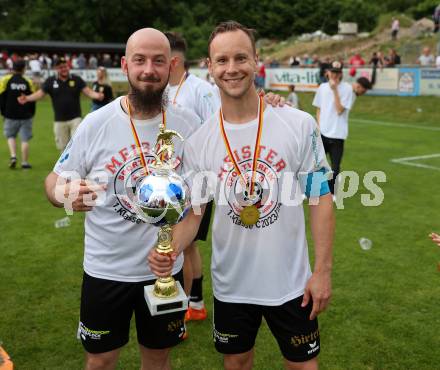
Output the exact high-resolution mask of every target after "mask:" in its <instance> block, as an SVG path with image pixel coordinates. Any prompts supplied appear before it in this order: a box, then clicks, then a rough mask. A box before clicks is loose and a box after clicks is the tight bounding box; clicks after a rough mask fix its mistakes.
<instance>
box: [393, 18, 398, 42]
mask: <svg viewBox="0 0 440 370" xmlns="http://www.w3.org/2000/svg"><path fill="white" fill-rule="evenodd" d="M399 29H400V22H399V20H398V19H397V18H396V17H393V19H392V21H391V40H393V41H395V40H397V34H398V33H399Z"/></svg>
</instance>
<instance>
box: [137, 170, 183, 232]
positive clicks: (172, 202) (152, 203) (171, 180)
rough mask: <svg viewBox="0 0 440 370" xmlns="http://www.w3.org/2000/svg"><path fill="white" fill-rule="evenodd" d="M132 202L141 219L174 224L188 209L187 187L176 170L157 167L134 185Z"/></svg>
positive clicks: (159, 224) (155, 222)
mask: <svg viewBox="0 0 440 370" xmlns="http://www.w3.org/2000/svg"><path fill="white" fill-rule="evenodd" d="M134 202H135V210H136V213H137V214H138V216H139V217H140V218H141V219H142V220H143V221H145V222H148V223H151V224H153V225H155V226H162V225H165V224H169V225H175V224H177V223H178V222H180V221H181V220H182V219H183V217H185V215H186V213H187V212H188V210H189V207H190V199H189V189H188V186H187V185H186V183H185V181H184V180H183V179H182V177H180V176H179V175H178V174H177V173H176V172H174V171H172V170H162V169H158V170H156V171H155V172H154V173H152V174H150V175H149V176H147V177H145V178H144V179H143V180H142V181H141V182H140V183H139V184H137V185H136V191H135V197H134Z"/></svg>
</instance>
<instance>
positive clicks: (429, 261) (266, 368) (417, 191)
mask: <svg viewBox="0 0 440 370" xmlns="http://www.w3.org/2000/svg"><path fill="white" fill-rule="evenodd" d="M300 99H301V103H302V106H303V108H304V109H305V110H308V111H312V109H311V108H312V107H311V99H312V95H311V94H300ZM439 102H440V99H439V98H434V97H417V98H397V97H362V98H359V99H358V101H357V102H356V106H355V108H354V110H353V112H352V113H351V118H352V120H351V123H350V136H349V138H348V140H347V142H346V150H345V155H344V160H343V170H354V171H357V172H358V173H359V175H360V177H361V180H362V178H363V175H364V174H365V173H366V172H368V171H371V170H380V171H384V172H385V173H386V176H387V182H386V183H384V184H380V186H381V187H382V189H383V191H384V194H385V198H384V202H383V204H382V205H380V206H378V207H364V206H362V204H361V194H362V193H368V192H367V191H365V190H364V188H363V186H362V185H361V188H360V190H359V192H358V193H357V194H356V195H355V196H353V197H351V198H350V199H346V200H345V202H344V205H345V209H344V210H337V230H336V240H335V247H334V273H333V299H332V303H331V306H330V307H329V309H328V310H327V311H326V312H325V313H324V314H322V315H321V316H320V328H321V342H322V351H321V355H320V366H321V369H329V370H337V369H347V370H348V369H349V370H371V369H395V370H402V369H414V370H421V369H426V370H433V369H439V368H440V362H439V356H440V355H439V348H440V335H439V331H440V310H439V302H440V272H439V271H437V263H438V262H439V261H440V249H439V248H437V247H436V246H435V245H434V244H433V243H431V242H430V241H429V240H428V237H427V235H428V233H429V232H431V231H432V230H437V231H440V197H439V196H438V194H437V191H438V189H439V182H440V171H439V170H440V157H433V158H432V160H431V159H422V160H420V161H418V160H415V161H412V162H413V163H422V164H427V165H430V166H432V167H434V168H422V167H415V166H409V165H405V164H401V163H394V162H391V159H396V158H406V157H419V156H426V155H431V154H438V153H440V145H439V143H440V121H439V108H438V107H439ZM83 103H84V104H83V111H84V112H86V111H88V108H89V103H88V102H87V101H84V102H83ZM418 108H420V109H421V110H422V111H421V112H418V111H417V110H418ZM420 109H419V110H420ZM57 156H58V153H57V150H56V149H55V145H54V140H53V133H52V108H51V106H50V103H49V100H44V101H43V102H40V103H39V104H38V107H37V116H36V119H35V122H34V139H33V140H32V142H31V155H30V162H31V163H32V165H33V166H34V168H33V169H32V170H29V171H23V170H21V169H17V170H15V171H11V170H9V169H8V167H7V164H8V157H9V154H8V152H7V147H6V141H4V142H3V145H1V146H0V179H1V180H0V183H1V190H2V191H1V194H2V201H3V206H2V211H1V218H0V225H1V226H0V227H1V236H0V240H1V243H0V341H2V342H3V346H4V348H5V349H6V350H7V351H8V353H9V354H10V355H11V357H12V358H13V360H14V363H15V365H16V368H17V369H18V370H41V369H69V370H71V369H81V368H82V365H83V351H82V346H81V344H80V343H79V342H78V341H77V340H76V329H77V325H78V315H79V299H80V284H81V278H82V256H83V225H82V223H83V215H82V214H75V215H74V216H73V217H72V225H71V226H70V227H69V228H63V229H55V228H54V221H55V220H57V219H59V218H62V217H64V216H65V214H64V212H63V210H61V209H56V208H53V207H52V206H50V205H49V203H48V202H47V200H46V198H45V195H44V191H43V180H44V178H45V176H46V175H47V173H48V172H49V171H50V170H51V168H52V166H53V164H54V162H55V161H56V159H57ZM361 184H362V181H361ZM436 189H437V190H436ZM361 237H366V238H369V239H371V240H372V241H373V247H372V249H370V250H367V251H364V250H362V249H361V248H360V247H359V244H358V239H359V238H361ZM268 247H270V246H268ZM201 250H202V253H203V256H204V260H205V265H204V268H205V280H204V281H205V284H204V294H205V300H206V302H207V305H208V309H209V312H210V313H212V307H211V304H212V296H211V293H210V291H211V283H210V274H209V263H208V262H209V258H210V241H208V243H206V245H203V246H202V248H201ZM280 283H281V282H280ZM211 324H212V322H211V319H209V320H207V321H206V322H202V323H190V324H189V339H188V340H187V341H185V342H184V343H183V344H182V345H180V346H179V347H178V348H176V349H175V350H174V351H173V355H172V357H173V367H174V368H175V369H185V370H196V369H200V370H208V369H221V368H222V359H221V357H220V356H219V355H218V354H217V353H216V352H215V350H214V347H213V341H212V337H211ZM132 329H133V330H132V335H131V340H130V343H129V344H128V345H127V346H126V348H125V349H124V350H123V352H122V355H121V359H120V363H119V367H118V369H137V368H139V358H138V352H137V344H136V339H135V335H134V327H132ZM152 335H154V334H152ZM282 368H283V363H282V360H281V355H280V353H279V350H278V347H277V345H276V342H275V341H274V339H273V338H272V336H271V335H270V332H269V331H268V329H267V328H266V327H265V326H264V325H263V327H262V330H260V333H259V336H258V339H257V344H256V358H255V369H260V370H272V369H282Z"/></svg>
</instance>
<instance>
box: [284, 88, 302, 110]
mask: <svg viewBox="0 0 440 370" xmlns="http://www.w3.org/2000/svg"><path fill="white" fill-rule="evenodd" d="M286 102H287V103H288V104H289V105H290V106H291V107H292V108H296V109H299V100H298V95H297V94H296V93H295V85H293V84H292V85H289V95H287V99H286Z"/></svg>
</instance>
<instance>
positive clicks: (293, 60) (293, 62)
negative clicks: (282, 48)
mask: <svg viewBox="0 0 440 370" xmlns="http://www.w3.org/2000/svg"><path fill="white" fill-rule="evenodd" d="M300 64H301V60H300V59H299V58H298V57H297V56H296V55H292V56H291V57H290V58H289V65H290V66H291V67H296V66H299V65H300Z"/></svg>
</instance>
